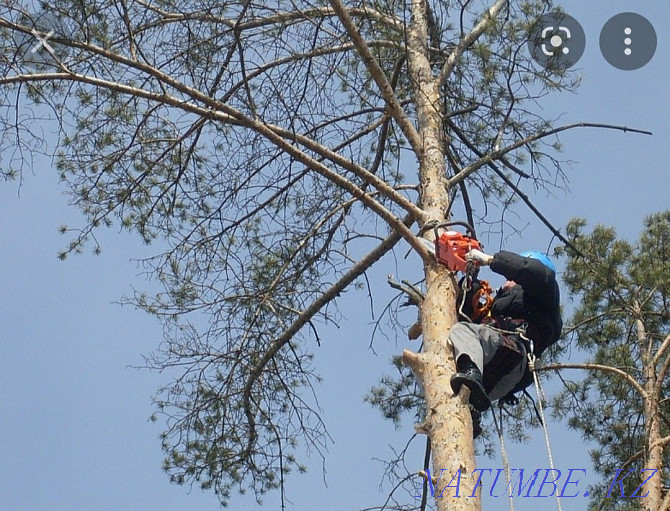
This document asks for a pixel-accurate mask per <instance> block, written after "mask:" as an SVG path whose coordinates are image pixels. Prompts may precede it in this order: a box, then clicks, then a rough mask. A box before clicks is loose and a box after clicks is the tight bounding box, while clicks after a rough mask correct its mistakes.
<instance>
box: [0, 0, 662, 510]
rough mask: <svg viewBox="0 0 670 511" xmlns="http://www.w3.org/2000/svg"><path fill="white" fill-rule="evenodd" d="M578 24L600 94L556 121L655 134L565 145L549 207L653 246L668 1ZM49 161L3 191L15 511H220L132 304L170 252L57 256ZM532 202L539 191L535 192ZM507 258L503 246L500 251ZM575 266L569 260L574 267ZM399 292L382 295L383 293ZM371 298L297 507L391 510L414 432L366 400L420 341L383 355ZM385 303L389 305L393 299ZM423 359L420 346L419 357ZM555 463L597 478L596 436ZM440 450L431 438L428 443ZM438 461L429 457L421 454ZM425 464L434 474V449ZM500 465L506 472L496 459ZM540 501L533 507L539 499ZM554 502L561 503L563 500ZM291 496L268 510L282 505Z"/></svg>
mask: <svg viewBox="0 0 670 511" xmlns="http://www.w3.org/2000/svg"><path fill="white" fill-rule="evenodd" d="M563 5H564V7H565V8H566V10H567V12H568V13H569V14H571V15H572V16H573V17H575V18H576V19H577V20H578V21H579V22H580V23H581V24H582V26H583V28H584V31H585V33H586V49H585V52H584V55H583V57H582V59H581V60H580V61H579V63H578V64H577V67H578V68H579V69H580V71H581V73H582V76H583V82H582V85H581V88H580V89H579V92H578V93H577V94H555V95H553V96H550V97H549V98H546V100H545V101H544V102H543V103H542V106H543V108H545V109H546V111H547V114H548V115H554V114H559V113H563V114H564V117H563V119H564V121H565V122H566V123H567V122H574V121H591V122H603V123H610V124H619V125H627V126H630V127H635V128H641V129H646V130H650V131H652V132H653V133H654V135H653V136H652V137H646V136H642V135H635V134H624V133H622V132H615V131H598V130H593V129H585V130H578V131H574V132H569V133H566V134H564V135H562V136H561V141H562V142H563V146H564V153H563V155H564V156H565V158H566V159H569V160H572V161H573V162H574V163H573V164H572V166H571V169H568V176H569V178H570V191H569V192H568V193H566V194H562V193H557V194H556V195H555V196H546V194H545V193H544V192H542V193H539V194H538V195H535V196H534V197H533V199H534V201H535V202H536V203H537V204H538V205H540V206H541V208H542V210H543V211H544V212H545V213H546V215H547V216H548V217H549V218H550V219H551V220H552V221H553V222H554V224H555V225H557V226H563V225H565V223H566V222H567V221H568V220H569V219H570V218H571V217H573V216H583V217H586V218H588V219H589V220H590V221H591V222H592V223H595V222H601V223H606V224H611V225H615V226H616V227H617V229H618V231H619V233H620V235H622V236H625V237H628V238H635V237H636V236H637V233H638V232H639V230H640V228H641V227H642V220H643V218H644V217H645V216H646V215H648V214H650V213H653V212H657V211H660V210H663V209H665V208H667V207H668V199H667V197H668V188H669V187H670V178H668V161H670V154H669V152H670V145H669V144H668V143H667V140H668V136H669V135H670V133H669V131H670V130H669V129H668V122H667V119H668V113H669V111H670V107H669V106H668V105H670V97H669V96H670V92H669V88H668V82H669V81H670V71H669V67H670V66H668V62H669V59H668V55H670V43H669V42H668V41H669V39H670V28H668V24H667V20H668V19H670V3H668V2H667V0H647V1H645V2H634V1H633V0H597V1H583V0H568V1H565V2H563ZM628 11H633V12H637V13H639V14H642V15H644V16H645V17H647V19H649V21H651V23H652V24H653V25H654V26H655V28H656V32H657V35H658V48H657V51H656V54H655V57H654V59H653V60H652V61H651V62H650V63H649V64H648V65H646V66H645V67H643V68H642V69H639V70H636V71H621V70H618V69H615V68H614V67H612V66H611V65H610V64H608V63H607V62H606V61H605V59H604V58H603V56H602V55H601V52H600V49H599V45H598V37H599V33H600V30H601V29H602V27H603V26H604V25H605V23H606V22H607V20H609V19H610V18H611V17H612V16H614V15H616V14H619V13H622V12H628ZM54 174H55V173H54V172H53V171H52V170H51V169H50V163H49V162H48V161H39V162H38V164H37V165H36V166H35V168H34V169H33V172H32V173H27V174H26V175H25V176H24V182H23V185H22V186H21V188H20V189H19V188H18V186H17V184H16V183H9V184H3V185H2V186H0V218H2V223H1V224H0V225H1V227H0V233H1V238H0V239H1V240H2V243H0V260H2V264H1V265H0V282H1V283H2V284H1V285H2V293H1V294H0V321H1V325H2V334H1V335H2V342H1V346H2V351H1V353H0V407H1V409H0V510H2V511H42V510H46V509H49V510H51V511H70V510H75V509H91V510H101V511H104V510H120V509H123V510H140V509H141V510H161V511H176V510H181V509H189V510H191V511H201V510H213V509H216V508H217V502H216V499H215V498H214V496H213V495H211V494H202V493H201V492H200V490H198V489H197V488H194V489H193V490H192V491H191V492H190V493H189V492H188V491H187V489H186V488H183V487H177V486H174V485H171V484H169V482H168V479H167V477H166V476H165V475H164V474H163V473H162V471H161V458H162V455H161V452H160V441H159V439H158V435H159V434H160V432H161V427H160V423H158V424H152V423H150V422H149V420H148V419H149V416H150V415H151V413H152V412H153V409H152V406H151V399H150V398H151V395H152V394H153V393H154V392H155V391H156V389H157V388H158V387H159V386H160V384H161V383H162V382H163V383H164V382H166V376H165V375H160V374H156V373H150V372H147V371H138V370H136V369H133V368H131V367H130V366H134V365H141V364H142V354H148V353H149V352H151V351H152V350H153V349H154V348H156V346H157V345H158V343H159V342H160V340H161V337H162V332H161V327H160V325H159V324H158V323H157V322H155V321H154V320H153V319H152V318H150V317H148V316H146V315H144V314H143V313H141V312H139V311H135V310H133V309H132V308H130V307H121V306H120V305H118V304H116V303H114V302H118V301H119V300H120V299H121V298H122V296H123V295H129V294H131V293H132V290H133V288H141V289H144V288H146V287H147V286H150V284H149V283H146V282H145V281H144V279H143V277H141V276H140V275H139V273H140V270H139V269H138V268H137V265H136V264H135V263H134V262H132V261H131V259H133V258H139V257H142V256H147V255H150V254H152V253H154V252H153V251H154V250H157V249H154V248H152V247H145V246H143V245H141V244H140V243H139V242H138V241H137V240H136V239H135V238H133V237H130V236H127V235H125V234H124V235H119V234H117V233H116V232H115V231H113V230H112V231H106V232H101V233H100V241H101V242H102V245H103V253H102V255H100V256H97V257H96V256H93V255H91V254H90V253H86V254H84V255H82V256H77V257H71V258H70V259H68V261H67V262H60V261H58V260H57V258H56V254H57V252H58V251H59V250H60V249H62V248H63V247H64V244H65V238H63V237H61V236H59V235H58V233H57V229H58V227H59V226H60V225H61V224H76V223H77V220H78V219H79V217H78V214H77V212H76V211H75V210H73V209H72V208H70V207H68V206H67V205H66V199H65V198H64V196H63V195H62V192H63V189H62V188H61V187H60V186H59V184H58V181H57V179H56V177H55V175H54ZM527 192H529V193H531V192H532V191H531V190H527ZM526 220H527V221H528V222H529V226H528V228H527V230H526V231H525V233H524V239H512V240H510V241H509V244H508V245H507V247H506V248H509V249H511V250H525V249H529V248H544V247H545V246H546V245H547V243H548V241H549V239H550V238H551V235H550V234H547V233H546V232H545V231H543V230H542V228H541V227H540V226H539V224H538V223H537V222H536V221H535V220H534V219H533V218H532V216H531V214H530V213H528V216H527V217H524V218H523V219H522V222H521V223H525V221H526ZM487 248H488V249H490V251H495V250H496V249H497V248H498V247H487ZM418 266H419V260H418V258H416V257H414V256H410V257H409V258H408V259H406V260H404V261H394V260H391V259H390V258H387V259H385V260H384V262H383V263H382V267H380V268H379V269H378V270H377V271H376V272H374V273H373V274H371V279H372V281H373V282H376V283H377V284H378V286H379V287H380V288H384V286H385V280H386V274H388V273H394V274H395V275H398V276H399V277H400V278H404V277H406V276H407V275H408V274H415V272H416V271H417V268H418ZM561 266H562V265H561V263H560V262H559V263H558V267H559V272H560V270H561ZM387 295H388V294H387V293H386V292H384V291H382V292H381V293H380V298H384V297H386V296H387ZM360 301H365V303H367V297H366V295H365V294H364V293H361V294H360V295H358V296H356V295H354V294H353V293H352V299H351V300H349V305H348V306H347V308H345V309H344V312H345V315H346V317H347V320H348V321H347V322H345V323H343V324H342V327H341V329H340V330H330V331H328V333H327V334H326V335H325V336H324V339H325V342H324V343H323V346H322V348H316V349H315V353H316V363H317V364H318V367H319V369H320V373H321V374H322V376H323V377H324V383H323V384H322V385H321V388H319V389H318V390H319V396H320V401H321V405H322V407H323V409H324V417H325V420H326V424H327V426H328V427H329V431H330V434H331V436H332V437H333V439H334V441H335V443H334V445H332V446H331V447H330V449H329V452H328V455H327V461H326V465H325V467H326V470H327V473H326V476H325V479H326V482H327V487H326V486H324V477H323V474H322V471H321V459H320V457H319V456H318V454H317V453H312V457H311V459H310V463H309V465H310V472H309V474H308V475H306V476H295V477H291V478H290V479H289V482H288V488H287V491H288V495H287V496H288V499H289V500H290V501H291V502H293V503H294V504H295V506H294V509H301V510H304V509H316V508H317V506H318V508H319V509H322V510H324V511H331V510H333V511H334V510H342V509H351V510H353V509H359V508H361V507H366V506H373V505H378V504H380V503H381V502H382V499H383V498H384V496H385V493H384V492H382V491H381V490H380V489H379V483H380V479H381V474H382V468H381V465H380V463H379V462H377V461H374V458H381V459H384V458H388V457H389V454H390V450H389V447H388V445H389V444H392V443H393V444H394V445H396V446H399V447H401V446H402V442H403V441H404V439H406V438H408V436H409V435H410V434H411V433H412V425H411V424H405V425H404V427H403V429H401V430H399V431H395V430H394V428H393V426H392V424H390V423H389V422H387V421H384V420H383V419H382V418H381V415H380V414H379V412H377V411H376V410H373V409H371V408H370V407H369V405H366V404H365V403H363V402H362V396H363V395H364V394H365V392H366V391H367V390H368V389H369V388H370V386H371V385H374V384H375V383H376V382H377V381H378V378H379V376H380V375H381V374H383V373H385V372H390V370H391V369H390V366H389V365H388V359H389V357H390V356H391V355H392V354H394V353H399V352H400V351H401V350H402V349H403V348H405V347H407V346H410V345H409V343H408V342H406V341H405V337H404V333H403V332H399V335H398V338H397V339H383V338H380V339H378V340H377V341H376V343H375V349H376V352H377V354H376V355H375V354H374V353H372V352H371V351H370V350H369V348H368V345H369V342H370V332H371V326H370V324H371V321H372V320H371V316H370V313H369V311H366V310H365V309H364V308H362V307H360ZM379 303H380V305H378V307H377V312H379V311H380V310H381V307H382V306H383V305H381V303H382V300H380V302H379ZM410 347H411V346H410ZM550 434H551V438H552V444H553V446H554V456H555V464H556V466H557V467H558V468H559V469H562V470H567V469H569V468H583V469H586V470H587V471H589V472H591V471H592V469H591V466H590V464H589V460H588V457H587V456H586V446H584V445H582V443H581V440H580V438H579V436H578V435H575V434H568V433H566V432H565V428H564V426H563V425H561V424H556V423H551V424H550ZM421 444H422V445H423V441H422V442H421ZM508 447H510V461H511V464H512V466H514V467H522V468H527V469H532V470H534V469H535V468H545V467H547V466H548V465H547V460H546V452H545V449H544V441H543V440H542V438H541V435H540V432H539V431H537V432H534V433H533V441H532V443H531V444H530V445H529V446H526V447H524V448H518V447H515V448H512V447H511V446H510V445H509V442H508ZM420 451H421V450H420ZM420 451H419V452H417V453H416V455H415V460H414V461H415V463H416V468H417V469H418V468H419V467H420V465H421V464H422V462H423V453H422V452H420ZM480 465H481V466H482V467H493V468H496V467H500V466H501V465H500V462H499V461H498V460H495V459H494V460H489V459H482V460H480ZM524 500H525V502H524ZM540 504H542V505H545V506H555V503H554V501H553V500H551V499H550V500H546V499H545V500H543V501H540ZM233 505H234V508H240V509H252V508H254V507H255V505H254V503H253V498H252V497H251V496H247V497H245V498H244V499H235V500H234V501H233ZM537 505H538V502H536V501H535V499H518V500H517V502H516V509H517V510H519V511H521V510H524V509H526V510H527V509H537ZM585 505H586V499H583V498H581V499H580V498H575V499H566V500H564V502H563V509H564V510H566V511H569V510H580V509H584V508H585ZM278 507H279V497H278V495H276V494H271V495H268V496H266V497H265V498H264V505H263V506H262V509H278ZM485 509H488V510H490V509H501V510H502V509H508V503H507V500H504V499H497V500H493V499H490V500H489V501H488V502H486V503H485Z"/></svg>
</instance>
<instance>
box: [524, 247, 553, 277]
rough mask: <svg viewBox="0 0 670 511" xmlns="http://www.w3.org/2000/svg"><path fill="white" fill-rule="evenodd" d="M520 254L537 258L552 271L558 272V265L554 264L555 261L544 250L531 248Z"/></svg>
mask: <svg viewBox="0 0 670 511" xmlns="http://www.w3.org/2000/svg"><path fill="white" fill-rule="evenodd" d="M519 255H520V256H522V257H530V258H531V259H537V260H538V261H540V262H541V263H542V264H544V265H545V266H546V267H547V268H549V269H550V270H551V271H553V272H554V273H556V266H554V263H552V262H551V259H549V257H547V255H546V254H543V253H542V252H538V251H537V250H529V251H527V252H522V253H521V254H519Z"/></svg>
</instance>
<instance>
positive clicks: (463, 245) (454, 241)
mask: <svg viewBox="0 0 670 511" xmlns="http://www.w3.org/2000/svg"><path fill="white" fill-rule="evenodd" d="M444 225H450V224H444ZM436 231H437V229H436ZM473 249H477V250H481V249H482V246H481V244H480V243H479V241H477V240H476V239H475V237H474V236H468V235H466V234H463V233H460V232H458V231H444V232H442V233H441V234H440V235H439V236H437V235H436V237H435V257H436V258H437V260H438V261H439V262H441V263H442V264H444V265H445V266H446V267H447V268H449V269H450V270H451V271H460V272H463V273H465V270H466V261H465V255H466V254H467V253H468V252H470V250H473Z"/></svg>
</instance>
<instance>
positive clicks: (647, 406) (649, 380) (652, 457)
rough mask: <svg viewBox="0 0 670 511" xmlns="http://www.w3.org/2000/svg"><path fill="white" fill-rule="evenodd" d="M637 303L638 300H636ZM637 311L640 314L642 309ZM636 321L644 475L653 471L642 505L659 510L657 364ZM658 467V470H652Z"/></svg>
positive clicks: (660, 466)
mask: <svg viewBox="0 0 670 511" xmlns="http://www.w3.org/2000/svg"><path fill="white" fill-rule="evenodd" d="M636 305H637V304H636ZM638 313H639V315H640V317H641V315H642V311H641V310H639V307H638ZM640 317H638V319H637V320H636V321H635V324H636V329H637V341H638V344H639V347H640V353H641V354H642V367H643V373H644V387H645V396H644V423H645V429H646V434H645V441H646V446H645V451H646V456H645V458H646V459H645V463H644V470H642V473H641V476H642V480H641V481H640V482H644V481H645V480H646V479H647V478H648V477H649V476H650V475H651V474H653V476H652V477H651V478H650V479H649V480H648V481H647V482H646V483H645V484H644V486H643V487H642V488H641V491H640V492H639V494H640V495H645V494H646V493H647V492H648V494H646V496H645V497H644V498H642V499H640V500H641V504H642V508H643V509H645V511H660V510H661V502H662V501H663V486H662V484H661V483H662V477H661V473H662V470H663V448H664V446H663V443H662V442H659V440H660V439H661V425H660V421H659V416H658V412H659V410H658V398H659V388H658V385H657V375H656V367H655V365H654V357H652V356H651V353H650V350H649V348H650V347H651V346H650V345H649V343H650V342H652V341H651V340H650V339H648V338H647V330H646V327H645V325H644V322H643V321H642V319H640ZM653 470H656V471H657V472H652V471H653Z"/></svg>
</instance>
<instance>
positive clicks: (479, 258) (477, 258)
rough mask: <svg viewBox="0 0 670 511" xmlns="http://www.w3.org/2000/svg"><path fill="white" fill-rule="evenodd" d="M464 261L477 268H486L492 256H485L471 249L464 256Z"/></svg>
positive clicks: (479, 251)
mask: <svg viewBox="0 0 670 511" xmlns="http://www.w3.org/2000/svg"><path fill="white" fill-rule="evenodd" d="M465 260H466V261H472V262H474V263H475V264H477V265H479V266H488V265H489V264H491V261H493V256H491V255H488V254H485V253H484V252H482V251H481V250H477V249H476V248H475V249H472V250H470V252H468V253H467V254H465Z"/></svg>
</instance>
